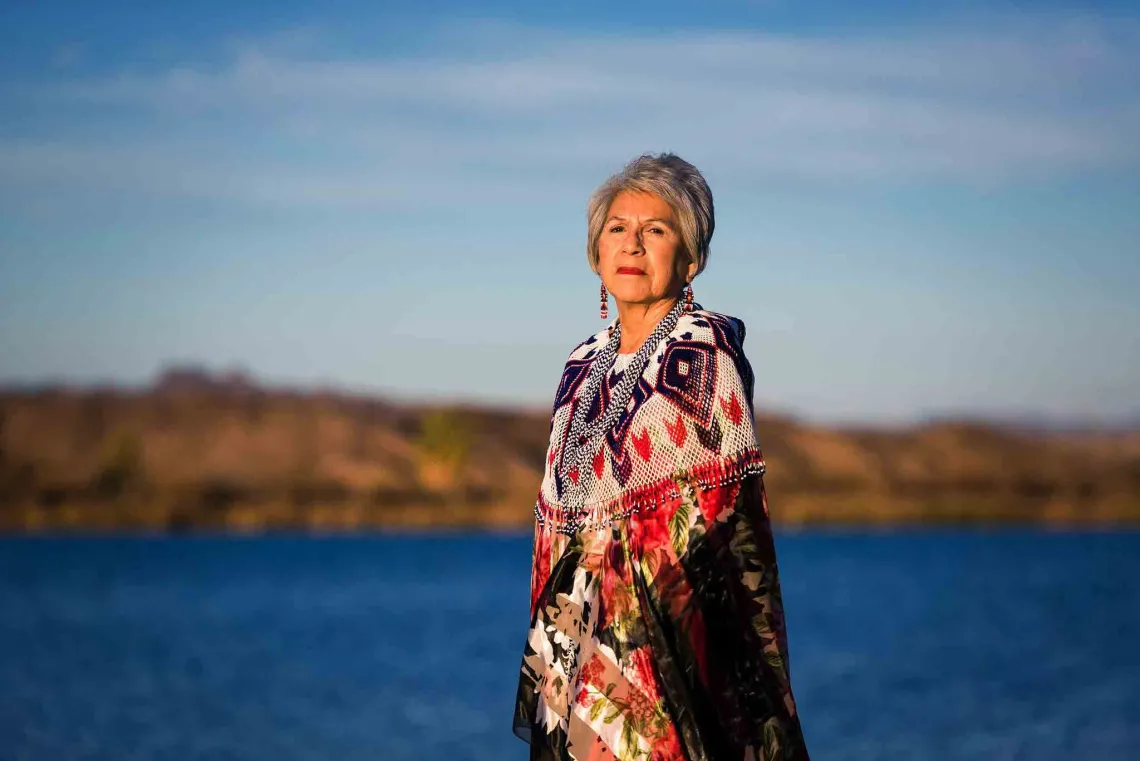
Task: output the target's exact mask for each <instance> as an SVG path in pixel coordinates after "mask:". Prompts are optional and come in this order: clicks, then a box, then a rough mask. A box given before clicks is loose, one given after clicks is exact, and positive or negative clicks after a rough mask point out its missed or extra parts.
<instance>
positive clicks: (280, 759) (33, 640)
mask: <svg viewBox="0 0 1140 761" xmlns="http://www.w3.org/2000/svg"><path fill="white" fill-rule="evenodd" d="M777 548H778V552H779V557H780V567H781V574H782V577H783V583H784V597H785V604H786V608H787V619H788V630H789V635H790V642H791V667H792V677H793V686H794V688H795V691H796V695H797V699H798V701H799V706H800V712H801V715H802V717H803V725H804V731H805V735H806V738H807V740H808V743H809V748H810V749H811V751H812V755H813V757H814V758H815V759H816V760H817V761H825V760H826V761H846V760H848V759H850V760H851V761H854V760H855V759H858V760H859V761H874V760H875V759H884V760H886V759H891V760H892V761H895V760H897V759H904V758H905V759H915V760H917V761H951V760H952V759H953V760H957V759H962V760H963V761H964V760H966V759H969V760H970V761H977V760H978V759H1025V760H1026V761H1054V760H1056V761H1061V760H1062V759H1063V760H1064V761H1074V760H1076V761H1081V760H1084V759H1087V760H1088V761H1124V759H1129V760H1130V761H1132V760H1133V759H1136V758H1140V656H1138V655H1137V643H1140V534H1138V533H1118V534H1092V533H1079V534H1060V533H1048V532H1043V531H1027V530H1026V531H1023V530H1017V531H1000V532H981V531H979V532H970V531H961V532H944V531H916V532H899V533H831V532H807V533H790V532H781V533H779V534H778V536H777ZM529 554H530V540H529V538H528V537H526V536H522V535H519V536H495V535H488V534H467V535H444V536H405V535H390V536H370V537H326V538H310V537H299V536H269V537H259V538H227V537H173V538H153V537H128V538H78V537H70V538H65V537H50V538H24V539H20V538H4V539H0V759H4V760H5V761H6V760H7V759H19V760H21V761H40V760H41V759H42V760H44V761H46V760H48V759H51V760H52V761H56V760H57V759H79V758H84V759H107V760H108V761H109V760H110V759H116V760H119V759H177V760H178V761H185V760H187V759H234V760H235V761H238V760H240V761H263V760H264V761H268V760H269V759H274V761H284V760H286V759H305V761H315V760H317V759H330V760H331V759H336V760H337V761H348V760H349V759H383V760H384V761H398V760H401V759H415V760H416V761H433V760H435V759H438V760H439V761H443V760H444V759H446V760H447V761H464V760H467V759H495V760H496V761H500V760H503V759H512V758H513V759H520V761H521V759H525V758H526V746H525V745H524V744H523V743H522V742H521V741H519V740H518V739H516V738H515V737H514V736H513V735H512V734H511V732H510V723H511V709H512V704H513V698H514V690H515V685H516V681H515V680H516V670H517V668H518V659H519V654H520V652H521V646H522V638H523V636H524V631H525V628H526V606H527V584H528V574H529Z"/></svg>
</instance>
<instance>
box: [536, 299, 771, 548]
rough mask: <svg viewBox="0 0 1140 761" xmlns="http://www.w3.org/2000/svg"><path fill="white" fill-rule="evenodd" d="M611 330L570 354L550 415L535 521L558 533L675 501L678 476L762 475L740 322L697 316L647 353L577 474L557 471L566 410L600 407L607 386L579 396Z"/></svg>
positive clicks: (700, 479)
mask: <svg viewBox="0 0 1140 761" xmlns="http://www.w3.org/2000/svg"><path fill="white" fill-rule="evenodd" d="M616 322H617V320H616V319H615V320H614V321H613V322H611V323H610V325H609V326H607V327H605V328H603V329H602V330H600V331H598V332H597V333H596V334H594V335H593V336H591V337H589V338H588V339H586V340H585V341H583V342H582V343H580V344H578V346H576V347H575V348H574V350H573V351H572V352H571V353H570V356H569V358H568V359H567V361H566V366H565V369H564V371H563V376H562V381H561V383H560V384H559V386H558V393H557V395H556V398H555V403H554V408H553V410H552V413H551V423H550V443H549V448H548V450H547V457H546V468H545V472H544V474H543V479H542V486H541V488H540V490H539V495H538V499H537V501H536V504H535V517H536V519H537V520H538V521H539V523H541V524H549V527H550V528H553V529H554V530H556V531H560V532H562V533H567V534H573V533H575V532H577V531H578V530H580V529H582V528H596V527H599V526H602V525H606V524H608V523H610V522H612V521H614V520H619V519H622V518H624V517H626V516H628V515H629V514H630V513H631V512H634V511H638V510H641V511H645V510H652V509H654V508H655V507H657V506H658V505H660V504H661V503H663V502H665V501H668V500H670V499H675V498H676V497H677V496H678V495H679V492H678V487H677V478H678V477H681V476H684V477H687V478H688V479H689V480H690V481H694V482H696V483H699V484H702V485H705V486H710V485H713V484H726V483H731V482H733V481H736V480H740V479H742V478H744V477H745V476H747V475H749V474H753V473H763V472H764V470H765V466H764V456H763V454H762V453H761V451H760V446H759V443H758V442H757V440H756V430H755V427H754V423H753V408H752V390H753V389H752V387H753V377H754V376H753V373H752V368H751V367H750V366H749V364H748V360H747V359H746V358H745V356H744V352H743V343H744V335H745V327H744V323H743V322H742V321H741V320H739V319H737V318H735V317H730V316H728V315H723V314H718V313H716V312H712V311H709V310H706V309H697V310H694V311H693V312H691V313H689V314H682V315H681V316H680V318H679V320H678V321H677V325H676V327H675V328H674V329H673V331H672V332H671V333H670V334H669V335H668V336H666V337H665V338H663V339H661V341H660V342H659V343H658V345H657V346H656V347H655V348H654V350H653V353H652V354H651V356H650V360H649V362H648V364H647V365H646V368H645V371H644V372H643V373H642V375H641V378H640V379H639V382H638V384H637V386H636V387H635V390H634V393H633V396H632V397H631V398H630V400H629V402H628V404H627V406H626V409H625V410H623V411H622V413H621V415H620V416H619V417H618V418H617V420H616V422H615V423H614V425H613V426H612V427H611V428H610V430H608V431H606V432H605V435H604V436H600V437H598V438H597V439H596V440H594V441H591V442H589V446H590V449H589V450H588V451H587V456H586V457H584V458H583V459H582V460H581V462H582V463H584V467H581V468H576V469H571V470H569V471H568V472H566V473H559V472H558V471H557V463H558V461H559V457H558V455H559V453H560V452H561V451H562V450H563V448H564V447H565V445H566V436H567V435H568V433H569V428H570V422H571V420H572V418H573V414H574V410H575V409H576V408H577V407H578V406H580V405H582V404H591V406H594V407H596V409H593V410H591V413H592V414H591V417H594V416H596V415H599V414H602V413H603V412H604V410H605V405H606V404H607V403H608V400H609V393H608V385H607V384H606V383H603V384H602V387H603V388H602V389H601V391H600V393H598V394H596V395H595V398H594V399H584V398H582V396H581V395H582V392H583V385H584V384H583V380H584V379H585V377H586V376H587V375H588V374H589V371H590V367H591V365H592V363H593V362H594V361H595V360H596V358H597V357H598V355H599V351H600V348H601V347H602V346H603V345H604V344H605V342H606V341H607V340H608V338H609V332H608V331H609V328H610V327H612V326H613V325H614V324H616ZM607 369H608V368H607ZM608 375H609V374H608V373H607V377H608Z"/></svg>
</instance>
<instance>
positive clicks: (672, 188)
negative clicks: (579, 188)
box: [586, 153, 716, 275]
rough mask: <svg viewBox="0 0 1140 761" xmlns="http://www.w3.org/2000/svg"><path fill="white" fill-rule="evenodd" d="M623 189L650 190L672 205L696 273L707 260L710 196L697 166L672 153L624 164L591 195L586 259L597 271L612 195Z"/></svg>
mask: <svg viewBox="0 0 1140 761" xmlns="http://www.w3.org/2000/svg"><path fill="white" fill-rule="evenodd" d="M623 190H628V191H633V192H640V193H652V194H653V195H655V196H657V197H658V198H661V199H662V200H664V201H665V202H666V203H668V204H669V205H670V206H672V207H673V213H674V214H676V215H677V225H678V227H680V233H681V241H682V242H683V243H684V246H685V251H686V252H687V253H688V254H689V256H691V257H692V258H693V261H695V262H696V263H697V272H696V274H697V275H699V274H700V273H701V271H702V270H704V268H705V264H707V263H708V260H709V241H710V240H712V234H713V228H714V227H715V226H716V221H715V219H714V217H713V197H712V191H711V190H709V185H708V183H707V182H705V178H704V177H703V176H701V173H700V172H699V171H697V168H696V167H695V166H693V165H692V164H690V163H689V162H688V161H685V160H684V159H683V158H681V157H680V156H677V155H675V154H672V153H659V154H652V153H646V154H644V155H642V156H638V157H637V158H635V159H634V160H633V161H631V162H629V163H628V164H626V165H625V168H624V169H622V170H621V171H620V172H618V173H617V174H615V175H613V176H612V177H610V178H609V179H608V180H606V181H605V182H604V183H602V185H601V187H599V188H598V189H597V190H595V191H594V194H593V195H592V196H590V202H589V203H588V204H587V206H586V226H587V242H586V259H587V261H589V262H590V269H592V270H593V271H594V272H597V271H598V239H599V238H600V237H601V236H602V228H603V227H604V226H605V223H606V217H607V216H608V215H609V211H610V205H611V204H612V203H613V201H614V197H615V196H617V194H618V193H620V192H622V191H623Z"/></svg>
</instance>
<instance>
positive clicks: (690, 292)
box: [685, 283, 693, 314]
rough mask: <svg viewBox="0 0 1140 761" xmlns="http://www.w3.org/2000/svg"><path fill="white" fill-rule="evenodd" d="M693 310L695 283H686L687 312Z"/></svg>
mask: <svg viewBox="0 0 1140 761" xmlns="http://www.w3.org/2000/svg"><path fill="white" fill-rule="evenodd" d="M692 311H693V284H692V283H686V284H685V314H689V313H690V312H692Z"/></svg>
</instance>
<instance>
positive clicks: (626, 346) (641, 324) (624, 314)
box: [617, 298, 677, 354]
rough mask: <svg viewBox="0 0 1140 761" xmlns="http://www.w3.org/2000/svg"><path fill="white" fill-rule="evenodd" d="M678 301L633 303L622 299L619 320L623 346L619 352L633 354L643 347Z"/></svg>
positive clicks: (665, 300)
mask: <svg viewBox="0 0 1140 761" xmlns="http://www.w3.org/2000/svg"><path fill="white" fill-rule="evenodd" d="M676 303H677V299H676V298H668V299H663V300H661V301H655V302H653V303H652V304H631V303H623V302H621V301H619V302H618V304H617V311H618V320H619V321H620V322H621V346H619V347H618V352H619V353H621V354H631V353H633V352H635V351H637V350H638V349H640V348H641V345H642V344H643V343H645V339H646V338H649V334H650V333H652V332H653V329H654V328H656V327H657V323H659V322H661V320H662V319H663V318H664V317H665V315H667V314H669V310H670V309H672V308H673V305H674V304H676Z"/></svg>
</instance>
